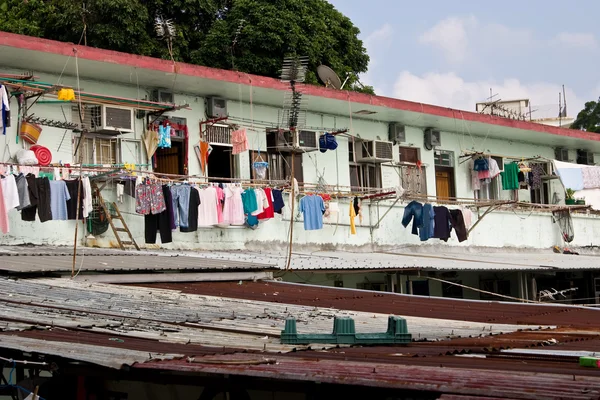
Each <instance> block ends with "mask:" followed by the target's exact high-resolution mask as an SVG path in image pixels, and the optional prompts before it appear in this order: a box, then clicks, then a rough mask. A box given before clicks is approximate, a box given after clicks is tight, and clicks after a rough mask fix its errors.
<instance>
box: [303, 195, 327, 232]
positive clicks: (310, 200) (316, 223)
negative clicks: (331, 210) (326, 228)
mask: <svg viewBox="0 0 600 400" xmlns="http://www.w3.org/2000/svg"><path fill="white" fill-rule="evenodd" d="M299 210H300V212H302V213H304V230H306V231H312V230H318V229H323V212H324V211H325V203H324V202H323V198H322V197H321V196H314V195H311V196H304V197H303V198H302V199H300V207H299Z"/></svg>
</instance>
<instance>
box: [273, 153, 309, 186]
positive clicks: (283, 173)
mask: <svg viewBox="0 0 600 400" xmlns="http://www.w3.org/2000/svg"><path fill="white" fill-rule="evenodd" d="M267 154H268V160H267V161H268V162H269V170H268V172H267V176H268V179H271V180H274V181H289V180H290V177H291V175H292V153H291V152H285V151H276V150H269V151H268V153H267ZM293 158H294V160H293V162H294V178H296V180H297V181H298V183H300V182H304V172H303V171H302V154H295V155H294V157H293Z"/></svg>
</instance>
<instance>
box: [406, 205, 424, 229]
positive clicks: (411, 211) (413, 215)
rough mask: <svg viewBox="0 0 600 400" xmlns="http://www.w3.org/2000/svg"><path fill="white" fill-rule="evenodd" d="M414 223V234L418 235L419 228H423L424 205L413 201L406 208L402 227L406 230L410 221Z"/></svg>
mask: <svg viewBox="0 0 600 400" xmlns="http://www.w3.org/2000/svg"><path fill="white" fill-rule="evenodd" d="M411 220H412V221H413V225H412V232H411V233H412V234H413V235H418V234H419V231H418V230H417V228H421V227H422V226H423V205H422V204H421V203H419V202H417V201H411V202H410V203H408V204H407V205H406V208H404V216H403V217H402V225H403V226H404V227H405V228H406V227H407V226H408V224H410V221H411Z"/></svg>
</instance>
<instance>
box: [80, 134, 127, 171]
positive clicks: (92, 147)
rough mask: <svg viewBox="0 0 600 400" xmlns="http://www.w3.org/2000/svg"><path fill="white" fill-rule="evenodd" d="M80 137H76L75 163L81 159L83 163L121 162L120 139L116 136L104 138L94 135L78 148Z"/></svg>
mask: <svg viewBox="0 0 600 400" xmlns="http://www.w3.org/2000/svg"><path fill="white" fill-rule="evenodd" d="M79 141H80V139H79V137H77V138H75V140H74V146H73V160H74V161H75V162H74V163H75V164H78V163H79V161H80V160H81V162H82V163H83V164H102V165H104V164H119V163H120V162H121V161H120V157H119V149H118V141H119V140H118V139H116V138H104V137H99V136H92V137H88V135H86V138H85V139H84V141H83V142H82V143H81V145H80V146H79V149H77V146H78V144H79ZM75 150H77V152H78V153H77V154H75Z"/></svg>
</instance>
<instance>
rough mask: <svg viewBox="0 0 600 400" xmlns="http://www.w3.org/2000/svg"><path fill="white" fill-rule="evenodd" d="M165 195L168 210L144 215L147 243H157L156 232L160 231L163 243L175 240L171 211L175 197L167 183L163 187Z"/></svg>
mask: <svg viewBox="0 0 600 400" xmlns="http://www.w3.org/2000/svg"><path fill="white" fill-rule="evenodd" d="M162 191H163V195H164V196H165V204H166V206H167V208H166V210H164V211H163V212H161V213H159V214H148V215H144V236H145V238H146V243H149V244H154V243H156V233H157V232H160V242H161V243H171V242H172V241H173V234H172V232H171V221H170V218H169V213H170V212H172V211H170V210H172V207H173V198H172V197H171V190H170V189H169V187H168V186H167V185H163V187H162Z"/></svg>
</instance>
